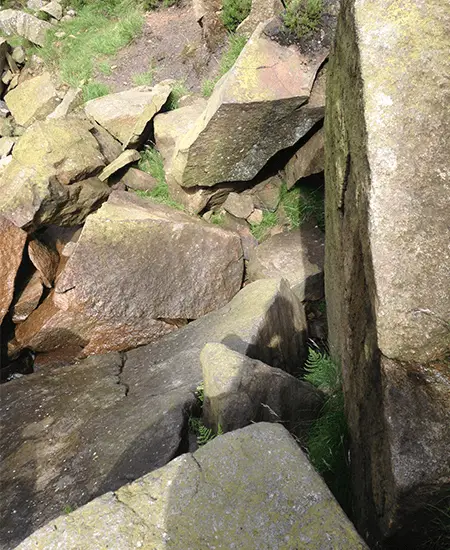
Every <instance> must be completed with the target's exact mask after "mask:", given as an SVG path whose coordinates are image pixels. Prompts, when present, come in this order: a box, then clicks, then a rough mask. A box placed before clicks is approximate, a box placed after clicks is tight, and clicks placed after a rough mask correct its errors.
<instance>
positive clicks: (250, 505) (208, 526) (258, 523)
mask: <svg viewBox="0 0 450 550" xmlns="http://www.w3.org/2000/svg"><path fill="white" fill-rule="evenodd" d="M261 503H264V505H262V504H261ZM193 526H195V529H193ZM168 542H169V544H170V546H171V547H172V548H176V549H180V550H181V549H182V548H183V549H187V548H229V547H230V545H231V546H233V545H235V547H236V548H243V549H244V548H261V549H262V548H265V549H269V548H270V549H275V548H306V547H307V548H311V549H312V550H328V549H329V548H330V547H332V548H336V549H339V550H344V549H345V550H356V549H358V550H364V549H366V548H367V547H366V545H365V544H364V542H363V541H362V540H361V538H360V537H359V535H358V534H357V533H356V531H355V529H354V527H353V525H352V524H351V523H350V521H349V520H348V518H347V517H346V516H345V514H344V513H343V511H342V510H341V508H340V507H339V505H338V504H337V502H336V500H335V499H334V497H333V496H332V495H331V493H330V491H329V489H328V488H327V487H326V485H325V483H324V482H323V480H322V479H321V478H320V476H319V475H318V474H317V473H316V472H315V471H314V469H313V467H312V466H311V464H309V462H308V460H307V458H306V456H305V454H304V453H303V452H302V451H301V450H300V448H299V447H298V445H297V444H296V443H295V441H294V440H293V439H292V437H291V436H290V434H289V432H288V431H287V430H286V429H285V428H283V427H282V426H280V425H278V424H267V423H260V424H255V425H253V426H249V427H247V428H244V429H242V430H238V431H236V432H232V433H228V434H226V435H223V436H221V437H218V438H216V439H215V440H214V441H212V442H210V443H208V444H207V445H206V446H205V447H203V448H202V449H199V450H198V451H196V452H195V453H194V454H193V455H191V454H185V455H183V456H180V457H178V458H176V459H175V460H173V461H172V462H171V463H170V464H168V465H167V466H165V467H164V468H161V469H159V470H157V471H156V472H153V473H151V474H149V475H147V476H145V477H143V478H141V479H139V480H137V481H135V482H134V483H132V484H130V485H127V486H125V487H122V488H121V489H119V490H118V491H117V492H116V493H108V494H105V495H103V496H102V497H100V498H99V499H96V500H95V501H94V502H91V503H89V504H88V505H86V506H84V507H83V508H80V509H79V510H76V511H75V512H73V513H72V514H70V515H69V517H67V516H66V517H64V516H61V517H59V518H58V519H57V520H56V521H53V522H52V523H51V524H48V525H47V526H45V527H44V528H43V529H42V530H40V531H38V532H37V533H35V534H34V535H33V536H32V537H30V538H29V539H27V540H26V541H24V542H23V544H21V545H20V546H19V547H18V550H27V549H30V550H31V548H46V550H56V549H57V548H60V547H61V545H64V548H65V549H66V550H78V548H91V549H92V550H97V549H98V550H99V549H100V548H120V549H121V550H131V549H134V548H163V547H166V546H168Z"/></svg>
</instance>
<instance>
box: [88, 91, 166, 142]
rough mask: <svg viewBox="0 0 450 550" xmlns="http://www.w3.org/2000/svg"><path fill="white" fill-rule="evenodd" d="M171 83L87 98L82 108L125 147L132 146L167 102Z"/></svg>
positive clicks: (143, 135)
mask: <svg viewBox="0 0 450 550" xmlns="http://www.w3.org/2000/svg"><path fill="white" fill-rule="evenodd" d="M172 84H173V81H171V80H167V81H163V82H160V83H159V84H157V85H156V86H153V87H152V88H151V87H149V86H138V87H137V88H133V89H131V90H126V91H125V92H119V93H117V94H109V95H105V96H103V97H98V98H97V99H92V100H91V101H88V102H87V103H86V105H85V106H84V109H85V111H86V113H87V114H88V115H89V116H91V117H92V118H93V119H94V120H95V121H96V122H98V123H99V124H100V125H101V126H103V128H105V129H106V130H108V132H109V133H110V134H112V135H113V136H114V137H115V138H116V139H118V140H119V141H120V142H121V143H122V144H123V148H124V149H125V148H126V147H133V146H135V145H137V144H138V143H139V142H140V141H141V140H143V139H145V137H146V136H145V132H146V129H147V126H148V124H149V122H150V121H151V120H152V119H153V117H154V116H155V115H156V114H157V113H158V112H159V111H160V109H161V107H162V106H163V105H164V103H165V102H166V101H167V99H168V97H169V95H170V93H171V91H172Z"/></svg>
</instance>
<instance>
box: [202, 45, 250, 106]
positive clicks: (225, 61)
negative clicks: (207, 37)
mask: <svg viewBox="0 0 450 550" xmlns="http://www.w3.org/2000/svg"><path fill="white" fill-rule="evenodd" d="M245 44H247V38H245V37H244V36H238V35H230V41H229V43H228V47H227V49H226V50H225V52H224V54H223V55H222V57H221V59H220V63H219V74H218V75H217V76H216V78H214V79H208V80H205V81H204V82H203V85H202V93H203V96H204V97H206V98H208V97H210V96H211V94H212V93H213V90H214V86H215V85H216V84H217V82H218V81H219V80H220V79H221V78H222V76H224V75H225V74H226V73H227V72H228V71H229V70H230V69H231V67H232V66H233V65H234V64H235V63H236V60H237V58H238V57H239V55H240V54H241V52H242V50H243V49H244V46H245Z"/></svg>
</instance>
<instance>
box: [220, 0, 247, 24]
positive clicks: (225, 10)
mask: <svg viewBox="0 0 450 550" xmlns="http://www.w3.org/2000/svg"><path fill="white" fill-rule="evenodd" d="M251 7H252V0H223V7H222V13H221V18H222V23H223V24H224V26H225V28H226V29H227V30H229V31H230V32H234V31H235V30H236V29H237V28H238V26H239V24H240V23H242V21H244V19H245V18H246V17H247V16H248V15H249V13H250V10H251Z"/></svg>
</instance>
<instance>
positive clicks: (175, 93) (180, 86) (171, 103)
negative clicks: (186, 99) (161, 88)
mask: <svg viewBox="0 0 450 550" xmlns="http://www.w3.org/2000/svg"><path fill="white" fill-rule="evenodd" d="M188 93H189V90H188V89H187V88H186V84H185V81H184V80H179V81H178V82H175V84H174V85H173V87H172V91H171V92H170V95H169V99H168V100H167V103H166V108H167V110H168V111H174V110H175V109H178V107H179V102H180V99H181V98H182V97H183V96H185V95H187V94H188Z"/></svg>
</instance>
